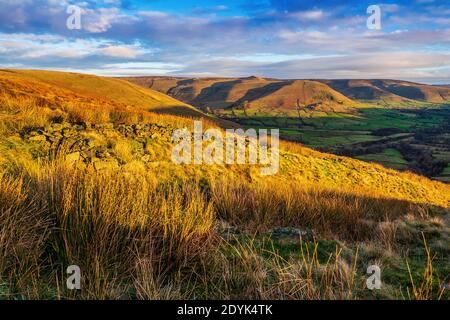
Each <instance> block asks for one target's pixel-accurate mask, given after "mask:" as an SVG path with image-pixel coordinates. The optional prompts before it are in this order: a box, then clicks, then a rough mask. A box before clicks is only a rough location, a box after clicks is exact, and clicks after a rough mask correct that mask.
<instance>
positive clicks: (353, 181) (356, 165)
mask: <svg viewBox="0 0 450 320" xmlns="http://www.w3.org/2000/svg"><path fill="white" fill-rule="evenodd" d="M49 78H51V79H49ZM5 79H6V80H7V81H6V82H5V81H4V82H3V89H4V90H7V91H8V90H9V91H14V90H16V85H17V84H21V83H22V82H27V84H28V85H36V86H37V87H39V86H40V87H39V90H38V91H37V92H32V95H35V94H37V93H39V94H41V95H42V96H50V95H52V94H56V95H63V96H60V98H63V100H64V101H65V103H66V104H67V103H70V102H71V100H77V99H79V97H80V96H81V97H86V95H89V97H92V96H95V97H96V98H99V99H100V98H102V99H103V98H104V97H103V96H102V97H100V93H101V92H102V91H103V92H108V97H107V98H104V99H105V100H106V101H107V102H109V101H110V100H109V99H111V97H112V96H114V94H113V93H111V95H110V94H109V92H110V90H105V89H97V87H98V86H99V84H108V85H110V87H109V88H111V90H113V89H114V90H115V91H116V92H121V93H120V94H119V96H120V102H121V103H124V104H125V105H126V104H128V103H129V104H133V103H139V100H138V99H141V100H140V101H142V103H144V106H141V105H136V107H135V108H137V109H138V110H139V109H145V108H146V107H147V102H148V101H151V102H152V103H153V105H152V108H157V109H162V108H164V107H165V106H166V103H172V102H173V101H174V100H173V99H171V98H166V97H165V96H163V95H161V94H157V95H156V97H158V99H160V100H161V101H162V102H161V105H158V104H157V103H156V101H157V100H156V99H150V98H148V99H149V100H147V96H148V95H151V94H153V91H148V92H147V91H146V90H143V89H142V91H140V90H141V89H137V87H136V86H133V85H130V84H128V83H127V82H124V81H121V80H116V79H108V78H101V77H94V76H85V75H78V74H67V75H65V74H63V73H52V72H36V71H20V72H14V73H12V75H9V73H8V72H3V73H2V77H1V78H0V80H5ZM36 79H37V80H36ZM41 79H42V80H41ZM83 79H84V80H86V83H84V84H83V81H81V80H83ZM75 80H77V81H75ZM28 81H30V82H29V83H28ZM47 83H49V85H47ZM57 83H60V85H56V84H57ZM38 85H39V86H38ZM105 86H106V85H105ZM106 87H107V86H106ZM28 89H29V88H28ZM45 90H46V91H45ZM74 92H76V94H75V93H74ZM124 92H131V93H132V95H131V96H130V99H131V100H130V101H128V100H126V99H127V98H128V96H127V95H124V94H123V93H124ZM23 94H25V93H23ZM33 97H34V96H33ZM34 98H36V97H34ZM53 98H54V99H56V97H53ZM36 99H37V98H36ZM114 101H115V102H114V103H117V101H116V100H114ZM80 107H81V108H84V105H83V104H81V105H77V104H75V107H73V108H75V109H76V108H80ZM38 108H39V107H38ZM54 108H56V109H54V110H51V111H47V112H50V113H54V114H58V113H59V112H61V110H60V109H64V106H62V107H61V106H59V107H57V106H54ZM43 109H48V107H45V108H43ZM127 110H129V109H126V108H125V109H124V110H123V111H122V112H127ZM91 111H92V110H91ZM132 111H134V109H132ZM70 112H73V109H71V110H70ZM70 112H69V113H70ZM82 112H84V110H82ZM82 112H81V113H82ZM92 112H96V110H95V109H94V110H93V111H92ZM130 112H131V111H130ZM9 113H10V114H8V115H7V116H8V117H9V119H12V118H14V117H16V118H17V119H20V113H19V114H11V111H10V112H9ZM181 115H183V113H182V114H181ZM160 119H162V118H156V119H153V118H151V119H150V120H149V121H153V122H155V121H163V120H160ZM106 120H107V121H106V122H109V120H108V118H106ZM131 120H133V119H131ZM131 120H128V121H131ZM41 121H42V122H43V123H42V126H44V124H45V121H46V120H45V118H44V119H42V120H41ZM47 121H49V120H47ZM136 121H139V119H137V120H136ZM170 122H173V124H174V126H177V125H178V126H179V125H183V126H184V125H185V123H187V122H186V121H185V120H183V121H179V123H180V124H177V123H176V122H177V121H175V120H170V118H169V120H165V123H170ZM286 146H287V148H288V149H292V150H293V152H289V151H285V152H282V161H281V173H282V174H281V175H280V176H279V177H278V178H277V179H284V178H287V177H289V179H292V178H294V179H295V180H298V181H301V182H305V183H306V182H307V183H313V184H317V185H321V186H326V187H327V188H328V187H329V188H332V189H334V188H336V189H339V188H343V187H344V188H349V189H352V188H355V187H356V186H358V188H360V187H364V188H369V189H368V192H369V193H370V192H372V193H374V194H376V195H377V196H379V197H385V198H396V199H402V200H409V201H412V202H417V203H430V204H435V205H439V206H443V207H448V206H449V205H450V194H449V192H448V191H449V190H450V187H449V186H447V185H444V184H440V183H437V182H431V181H428V180H427V179H424V178H422V177H419V176H415V175H412V174H407V173H398V172H396V171H393V170H389V169H385V168H383V167H381V166H377V165H373V164H367V163H364V162H360V161H358V160H352V159H349V158H343V157H337V156H333V155H327V154H321V153H318V152H315V151H313V150H310V149H308V148H303V147H300V146H297V145H291V144H286ZM166 148H169V146H166ZM166 154H167V152H166ZM160 161H161V162H166V163H167V167H170V168H171V169H173V170H174V171H179V168H178V166H173V165H172V164H171V163H170V159H169V158H162V159H160ZM187 170H191V169H187ZM208 170H209V171H211V172H214V171H215V170H216V172H218V173H219V174H221V173H223V172H224V171H225V172H226V171H227V170H226V167H221V166H217V167H216V168H214V167H208ZM238 171H241V170H238ZM253 171H256V170H253Z"/></svg>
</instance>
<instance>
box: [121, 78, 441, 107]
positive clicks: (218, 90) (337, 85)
mask: <svg viewBox="0 0 450 320" xmlns="http://www.w3.org/2000/svg"><path fill="white" fill-rule="evenodd" d="M124 79H125V80H127V81H130V82H133V83H135V84H138V85H141V86H143V87H147V88H152V89H154V90H157V91H160V92H162V93H166V94H168V95H170V96H172V97H174V98H176V99H179V100H181V101H184V102H186V103H189V104H191V105H194V106H196V107H197V108H200V109H205V108H206V107H209V108H212V109H217V108H228V107H231V106H239V105H242V104H243V103H244V102H248V103H249V106H250V108H253V109H257V110H259V111H260V112H272V113H273V112H275V113H276V112H279V113H286V112H287V111H288V110H289V109H295V108H296V103H297V99H299V100H300V102H301V104H303V105H316V104H318V105H317V106H316V109H317V110H318V111H325V112H344V113H349V112H350V113H351V110H352V108H351V107H353V106H355V101H353V100H361V101H365V102H376V103H378V102H380V103H382V104H388V105H389V106H420V105H421V104H423V103H425V104H430V105H431V104H445V103H450V88H449V87H448V86H433V85H425V84H420V83H413V82H408V81H400V80H277V79H265V78H260V77H248V78H191V79H189V78H177V77H129V78H124Z"/></svg>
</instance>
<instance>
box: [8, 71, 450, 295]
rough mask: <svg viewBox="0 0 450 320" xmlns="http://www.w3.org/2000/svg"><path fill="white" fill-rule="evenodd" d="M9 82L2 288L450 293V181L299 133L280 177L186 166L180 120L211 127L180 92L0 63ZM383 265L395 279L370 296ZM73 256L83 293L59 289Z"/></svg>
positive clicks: (245, 169)
mask: <svg viewBox="0 0 450 320" xmlns="http://www.w3.org/2000/svg"><path fill="white" fill-rule="evenodd" d="M0 83H1V91H0V130H1V133H2V135H1V138H0V220H2V221H5V222H4V223H3V224H1V225H0V248H1V249H0V296H4V297H7V298H57V299H58V298H73V297H78V298H98V299H104V298H114V299H119V298H138V299H158V298H167V299H179V298H193V299H197V298H216V299H217V298H219V299H232V298H260V299H268V298H272V299H279V298H285V299H320V298H327V299H337V298H351V299H358V298H367V297H372V298H377V297H379V298H380V297H381V298H386V297H389V298H400V297H405V295H409V296H406V297H407V298H412V299H413V298H416V299H422V298H442V297H446V296H445V295H446V294H447V295H448V293H444V291H443V289H442V287H441V284H442V283H445V281H448V279H447V278H446V277H447V274H446V271H448V269H447V267H446V261H447V260H446V259H447V258H448V255H449V251H448V250H449V249H448V248H449V247H450V246H449V245H448V244H449V242H450V232H449V226H448V209H449V207H450V186H449V185H446V184H443V183H439V182H435V181H431V180H429V179H427V178H424V177H421V176H418V175H415V174H412V173H400V172H397V171H395V170H391V169H387V168H384V167H382V166H380V165H375V164H369V163H365V162H362V161H359V160H354V159H350V158H345V157H338V156H334V155H330V154H325V153H320V152H317V151H314V150H311V149H309V148H306V147H303V146H301V145H298V144H294V143H288V142H282V143H281V150H280V171H279V173H278V174H276V175H274V176H261V175H260V173H259V170H258V169H259V167H258V166H251V165H237V164H236V165H177V164H175V163H173V162H172V161H171V150H172V148H173V145H174V143H173V142H172V133H173V131H174V130H175V129H177V128H183V127H186V128H189V129H190V128H192V124H193V118H192V116H197V117H196V118H197V119H203V121H204V126H205V127H214V126H216V124H215V122H214V121H210V120H211V119H207V118H205V116H204V115H203V114H202V113H201V112H199V111H196V110H195V109H193V108H192V107H190V106H188V105H185V104H184V103H181V102H178V101H176V100H174V99H173V98H170V97H167V96H166V95H164V94H162V93H156V92H154V91H151V90H147V89H143V88H139V87H137V86H135V85H132V84H129V83H127V82H125V81H122V80H116V79H109V78H99V77H95V76H87V75H79V74H68V73H67V74H66V73H53V72H41V71H14V70H12V71H9V70H4V71H1V72H0ZM174 107H176V108H174ZM166 109H170V111H171V113H174V112H175V113H177V114H178V115H173V114H172V115H166V114H160V111H161V110H166ZM154 111H157V112H158V113H154ZM178 112H179V113H178ZM300 240H302V241H300ZM424 244H425V245H426V246H424ZM429 250H430V252H431V251H432V253H430V252H429ZM427 253H429V255H428V256H427ZM432 256H434V258H433V259H432V258H431V257H432ZM375 261H382V263H383V264H384V265H385V266H386V270H387V271H386V272H388V274H387V276H386V280H385V281H386V287H385V288H384V289H383V290H382V291H381V292H378V293H371V292H367V290H365V289H364V276H365V273H366V268H367V265H369V264H370V263H373V262H375ZM406 261H410V263H409V264H406ZM433 263H434V266H435V269H434V271H433V272H434V273H433V272H432V273H431V275H430V273H429V272H428V273H427V270H428V269H427V268H429V267H430V264H433ZM70 264H76V265H79V266H80V267H81V268H82V269H83V271H84V274H85V280H84V281H85V282H84V283H83V286H84V288H86V290H83V291H81V292H79V293H77V292H68V291H67V290H65V289H64V288H65V287H64V285H63V284H62V280H61V279H64V278H63V277H62V274H64V272H65V270H64V268H65V266H67V265H70ZM407 266H408V267H407ZM407 268H410V271H409V274H408V271H407ZM430 279H431V280H432V282H431V284H430V282H429V280H430ZM405 288H408V290H409V291H405ZM373 294H375V296H373ZM77 295H81V296H77Z"/></svg>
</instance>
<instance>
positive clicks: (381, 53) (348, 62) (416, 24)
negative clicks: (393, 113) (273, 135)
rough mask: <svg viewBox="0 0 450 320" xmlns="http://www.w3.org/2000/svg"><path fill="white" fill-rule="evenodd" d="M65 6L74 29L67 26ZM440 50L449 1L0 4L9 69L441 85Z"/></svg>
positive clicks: (447, 38)
mask: <svg viewBox="0 0 450 320" xmlns="http://www.w3.org/2000/svg"><path fill="white" fill-rule="evenodd" d="M69 5H77V6H79V7H80V8H81V27H82V28H81V29H80V30H70V29H68V28H67V27H66V20H67V18H68V16H69V15H68V14H67V13H66V9H67V7H68V6H69ZM370 5H378V6H379V7H380V8H381V29H380V30H370V29H368V28H367V24H366V21H367V18H368V17H369V14H367V12H366V10H367V8H368V6H370ZM449 49H450V1H449V0H409V1H406V0H397V1H392V0H383V1H381V2H376V1H372V0H357V1H343V0H322V1H321V0H316V1H307V0H255V1H251V0H233V1H230V0H229V1H225V0H197V1H194V0H148V1H137V0H102V1H91V0H85V1H68V0H0V66H2V67H10V68H36V69H37V68H39V69H57V70H70V71H77V72H86V73H95V74H100V75H111V76H116V75H117V76H119V75H154V74H157V75H176V76H179V75H185V76H249V75H258V76H265V77H276V78H308V79H313V78H395V79H405V80H412V81H420V82H426V83H450V50H449Z"/></svg>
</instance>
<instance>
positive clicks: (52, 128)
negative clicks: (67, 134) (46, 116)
mask: <svg viewBox="0 0 450 320" xmlns="http://www.w3.org/2000/svg"><path fill="white" fill-rule="evenodd" d="M63 128H64V126H63V125H62V124H61V123H53V124H52V125H51V126H50V131H61V130H62V129H63Z"/></svg>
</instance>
